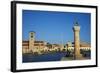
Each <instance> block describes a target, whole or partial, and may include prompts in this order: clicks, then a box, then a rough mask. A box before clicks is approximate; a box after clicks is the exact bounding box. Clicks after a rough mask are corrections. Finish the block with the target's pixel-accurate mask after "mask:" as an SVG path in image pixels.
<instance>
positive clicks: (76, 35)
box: [73, 22, 82, 60]
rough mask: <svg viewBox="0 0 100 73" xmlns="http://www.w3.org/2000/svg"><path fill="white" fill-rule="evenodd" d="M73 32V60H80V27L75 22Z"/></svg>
mask: <svg viewBox="0 0 100 73" xmlns="http://www.w3.org/2000/svg"><path fill="white" fill-rule="evenodd" d="M73 32H74V59H76V60H77V59H80V58H81V57H82V56H81V54H80V26H79V24H78V22H75V24H74V27H73Z"/></svg>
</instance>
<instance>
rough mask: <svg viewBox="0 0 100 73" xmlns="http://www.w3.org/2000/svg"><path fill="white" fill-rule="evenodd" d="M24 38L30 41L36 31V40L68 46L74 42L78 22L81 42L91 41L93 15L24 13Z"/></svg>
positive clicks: (44, 12) (52, 12)
mask: <svg viewBox="0 0 100 73" xmlns="http://www.w3.org/2000/svg"><path fill="white" fill-rule="evenodd" d="M22 13H23V14H22V38H23V40H28V39H29V32H30V31H34V32H36V34H35V40H40V41H46V42H49V43H56V44H61V43H63V44H66V43H67V42H68V41H72V42H73V40H74V32H73V29H72V28H73V26H74V23H75V21H78V23H79V25H80V27H81V29H80V40H81V41H85V42H90V40H91V20H90V19H91V14H90V13H75V12H55V11H35V10H23V12H22Z"/></svg>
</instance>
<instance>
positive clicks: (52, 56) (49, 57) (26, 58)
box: [23, 51, 91, 63]
mask: <svg viewBox="0 0 100 73" xmlns="http://www.w3.org/2000/svg"><path fill="white" fill-rule="evenodd" d="M81 54H82V56H83V57H84V58H86V59H90V58H91V52H90V51H84V52H83V51H81ZM63 57H65V58H70V57H71V58H73V53H68V52H55V53H48V54H42V55H33V54H24V55H23V62H24V63H26V62H45V61H60V60H61V59H62V58H63Z"/></svg>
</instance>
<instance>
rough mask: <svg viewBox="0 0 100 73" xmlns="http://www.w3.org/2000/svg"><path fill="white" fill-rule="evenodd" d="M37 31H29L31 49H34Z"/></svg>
mask: <svg viewBox="0 0 100 73" xmlns="http://www.w3.org/2000/svg"><path fill="white" fill-rule="evenodd" d="M34 41H35V32H30V33H29V50H30V51H32V50H33V48H34Z"/></svg>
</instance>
